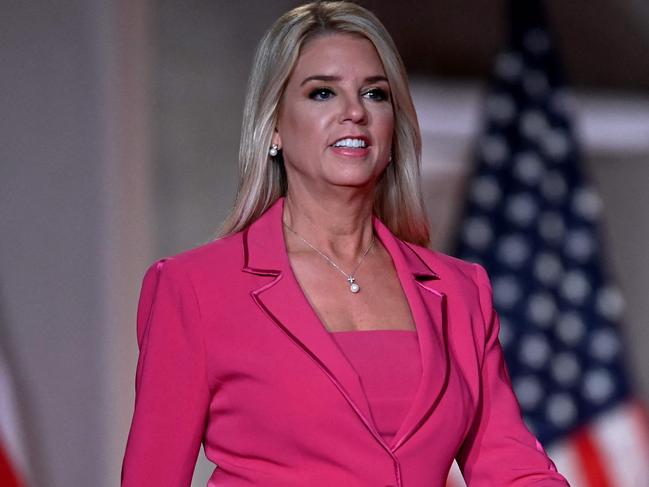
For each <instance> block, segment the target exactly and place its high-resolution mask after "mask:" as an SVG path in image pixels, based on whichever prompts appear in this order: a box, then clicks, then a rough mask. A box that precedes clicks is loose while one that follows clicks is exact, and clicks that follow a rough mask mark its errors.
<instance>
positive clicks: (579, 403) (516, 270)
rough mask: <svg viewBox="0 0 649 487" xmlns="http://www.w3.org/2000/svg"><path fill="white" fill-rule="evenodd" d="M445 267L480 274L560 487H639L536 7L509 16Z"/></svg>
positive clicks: (585, 217) (616, 317)
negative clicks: (470, 267)
mask: <svg viewBox="0 0 649 487" xmlns="http://www.w3.org/2000/svg"><path fill="white" fill-rule="evenodd" d="M509 9H510V10H509V12H510V14H511V19H510V20H511V38H510V40H509V45H508V47H507V49H506V50H504V51H503V52H501V53H500V54H499V55H498V57H497V59H496V63H495V66H494V73H493V76H492V79H491V82H490V86H489V90H488V93H487V98H486V106H485V109H486V115H485V120H484V129H483V134H482V135H481V137H480V139H479V143H478V150H477V153H478V154H477V159H478V160H477V164H476V166H475V170H474V173H473V175H472V176H471V178H470V180H469V185H468V187H467V202H466V206H465V210H464V216H463V219H462V220H461V228H460V232H459V237H458V245H457V249H456V254H457V255H458V256H459V257H460V258H463V259H466V260H469V261H474V262H478V263H480V264H482V265H483V266H484V267H485V268H486V269H487V271H488V272H489V274H490V276H491V279H492V284H493V288H494V304H495V307H496V309H497V310H498V312H499V315H500V321H501V331H500V340H501V343H502V345H503V349H504V351H505V356H506V360H507V364H508V366H509V370H510V375H511V378H512V383H513V386H514V390H515V392H516V395H517V397H518V400H519V403H520V406H521V410H522V412H523V415H524V419H525V422H526V424H527V425H528V427H529V428H530V430H531V431H532V432H533V433H534V434H535V435H536V436H537V437H538V438H539V440H540V441H541V442H542V443H543V444H544V445H545V446H546V448H547V449H548V451H549V453H550V456H551V457H552V458H553V460H554V461H555V463H556V464H557V467H558V469H559V471H560V472H561V473H563V474H564V476H566V478H567V479H568V481H569V482H570V483H571V485H572V486H573V487H618V486H619V487H622V486H623V487H649V441H648V437H647V431H648V429H649V428H648V427H647V424H648V423H647V418H646V416H645V415H644V412H643V408H642V407H641V406H640V405H639V404H638V402H637V401H635V400H634V398H633V394H632V390H631V387H630V381H629V376H628V374H627V372H626V370H627V368H626V364H625V363H624V350H623V348H624V347H623V341H622V339H621V336H620V330H619V324H620V322H621V319H622V313H623V299H622V296H621V294H620V291H619V290H618V288H617V287H616V286H615V284H614V283H613V280H612V277H611V275H610V274H609V273H608V272H607V271H606V269H605V266H604V265H603V260H604V252H603V249H602V240H601V238H600V235H599V234H598V220H599V216H600V210H601V205H602V203H601V200H600V198H599V197H598V194H597V192H596V190H595V188H594V187H593V185H592V184H591V183H590V182H589V181H588V178H587V177H586V175H585V174H584V173H583V172H582V170H581V168H580V166H579V159H580V153H579V148H578V145H577V143H576V139H575V136H574V132H573V127H572V120H571V118H572V116H571V114H572V112H573V108H572V107H573V104H572V103H571V101H570V100H571V99H570V96H569V95H568V94H567V92H566V90H565V88H564V87H563V82H562V78H561V72H560V67H559V62H558V56H557V53H556V50H555V47H554V45H553V42H552V38H551V35H550V32H549V29H548V26H547V23H546V18H545V13H544V11H543V5H542V3H541V2H540V1H538V0H526V1H524V2H523V1H520V0H519V1H516V0H512V1H510V3H509Z"/></svg>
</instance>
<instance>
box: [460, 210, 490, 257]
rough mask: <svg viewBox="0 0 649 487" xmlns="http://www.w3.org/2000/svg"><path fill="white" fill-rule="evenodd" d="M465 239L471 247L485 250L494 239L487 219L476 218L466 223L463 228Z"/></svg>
mask: <svg viewBox="0 0 649 487" xmlns="http://www.w3.org/2000/svg"><path fill="white" fill-rule="evenodd" d="M463 232H464V238H465V240H466V241H467V242H468V243H469V245H471V246H473V247H475V248H477V249H484V248H485V247H487V246H488V245H489V244H490V243H491V240H492V239H493V231H492V230H491V227H490V226H489V224H488V223H487V220H486V219H485V218H482V217H479V216H476V217H473V218H470V219H469V220H467V221H466V223H465V224H464V228H463Z"/></svg>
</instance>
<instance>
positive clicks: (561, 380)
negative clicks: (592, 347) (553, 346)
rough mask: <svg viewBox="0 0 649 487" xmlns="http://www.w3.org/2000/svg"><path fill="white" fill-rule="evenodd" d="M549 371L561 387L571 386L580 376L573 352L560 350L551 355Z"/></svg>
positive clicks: (579, 368) (579, 369)
mask: <svg viewBox="0 0 649 487" xmlns="http://www.w3.org/2000/svg"><path fill="white" fill-rule="evenodd" d="M550 371H551V373H552V377H553V378H554V380H555V381H556V382H557V383H558V384H559V385H561V386H563V387H571V386H573V385H574V384H576V383H577V381H578V380H579V378H580V376H581V367H580V365H579V362H578V361H577V358H576V357H575V354H574V353H570V352H560V353H557V354H556V355H554V357H552V361H551V364H550Z"/></svg>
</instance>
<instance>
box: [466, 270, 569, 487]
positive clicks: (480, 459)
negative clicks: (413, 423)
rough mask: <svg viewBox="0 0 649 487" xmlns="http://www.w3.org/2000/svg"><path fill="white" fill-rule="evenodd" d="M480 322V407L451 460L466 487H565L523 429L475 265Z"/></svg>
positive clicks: (483, 278)
mask: <svg viewBox="0 0 649 487" xmlns="http://www.w3.org/2000/svg"><path fill="white" fill-rule="evenodd" d="M475 269H476V273H477V276H476V280H477V283H478V287H479V290H480V306H481V309H482V314H483V317H484V321H485V326H486V329H485V348H484V356H483V361H482V375H481V384H480V403H479V405H478V410H477V414H476V418H475V421H474V424H473V426H472V428H471V430H470V431H469V434H468V436H467V438H466V439H465V441H464V443H463V445H462V448H461V450H460V453H459V454H458V457H457V460H458V464H459V465H460V469H461V470H462V473H463V475H464V478H465V480H466V482H467V484H468V485H469V486H470V487H493V486H496V485H497V486H502V487H524V486H534V487H543V486H547V487H566V486H567V485H568V482H566V480H565V479H564V478H563V477H562V476H561V475H560V474H559V473H557V469H556V467H555V466H554V464H553V463H552V461H551V460H550V459H549V458H548V456H547V455H546V453H545V451H544V450H543V447H542V446H541V444H540V443H539V442H538V440H537V439H536V438H535V437H534V436H533V435H532V434H531V433H530V432H529V430H528V429H527V428H526V426H525V424H524V423H523V420H522V417H521V412H520V408H519V406H518V402H517V400H516V397H515V396H514V392H513V390H512V386H511V381H510V379H509V374H508V372H507V367H506V365H505V360H504V356H503V352H502V349H501V347H500V343H499V342H498V331H499V328H500V325H499V322H498V315H497V314H496V312H495V310H494V308H493V302H492V290H491V284H490V283H489V278H488V277H487V273H486V272H485V270H484V269H483V268H482V267H481V266H479V265H477V264H476V265H475Z"/></svg>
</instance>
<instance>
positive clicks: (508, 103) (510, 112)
mask: <svg viewBox="0 0 649 487" xmlns="http://www.w3.org/2000/svg"><path fill="white" fill-rule="evenodd" d="M485 109H486V111H487V116H488V118H489V119H490V120H494V121H495V122H497V123H499V124H502V125H505V124H508V123H509V122H511V121H512V119H513V118H514V114H515V113H516V105H515V104H514V100H513V98H512V97H511V96H509V95H506V94H502V93H500V94H497V95H491V96H489V97H488V98H487V101H486V107H485Z"/></svg>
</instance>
